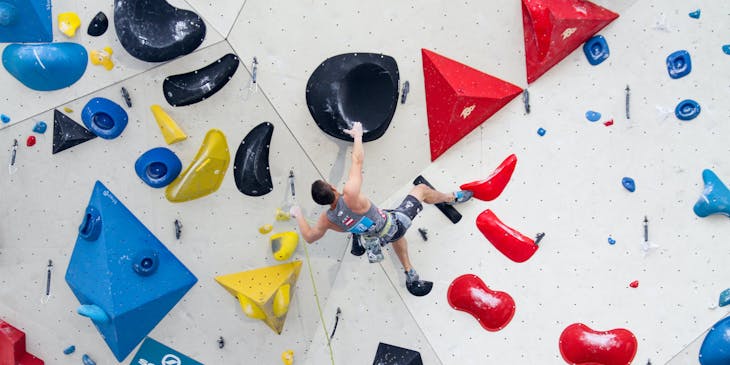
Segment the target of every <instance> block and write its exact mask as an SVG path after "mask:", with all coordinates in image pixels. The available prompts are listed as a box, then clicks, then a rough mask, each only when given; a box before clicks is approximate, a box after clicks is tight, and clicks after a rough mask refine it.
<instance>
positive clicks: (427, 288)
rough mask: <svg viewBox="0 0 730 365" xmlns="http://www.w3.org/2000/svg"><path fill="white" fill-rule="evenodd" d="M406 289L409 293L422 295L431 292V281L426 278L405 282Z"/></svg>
mask: <svg viewBox="0 0 730 365" xmlns="http://www.w3.org/2000/svg"><path fill="white" fill-rule="evenodd" d="M406 289H408V292H409V293H411V294H413V295H415V296H417V297H422V296H426V295H428V293H430V292H431V289H433V283H432V282H430V281H426V280H417V281H413V282H410V283H406Z"/></svg>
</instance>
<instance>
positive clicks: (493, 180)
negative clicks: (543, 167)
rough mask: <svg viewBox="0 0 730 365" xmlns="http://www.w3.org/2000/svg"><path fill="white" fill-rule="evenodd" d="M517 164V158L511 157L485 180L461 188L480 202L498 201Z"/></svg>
mask: <svg viewBox="0 0 730 365" xmlns="http://www.w3.org/2000/svg"><path fill="white" fill-rule="evenodd" d="M516 164H517V156H515V155H514V154H512V155H509V156H508V157H507V158H506V159H505V160H504V161H502V163H501V164H500V165H499V166H498V167H497V169H496V170H494V172H492V174H491V175H489V177H487V178H486V179H484V180H479V181H473V182H470V183H467V184H463V185H461V186H460V189H461V190H469V191H471V192H473V193H474V197H475V198H477V199H479V200H484V201H491V200H494V199H497V197H498V196H499V194H501V193H502V190H504V188H505V186H507V183H508V182H509V179H510V178H511V177H512V172H514V171H515V165H516Z"/></svg>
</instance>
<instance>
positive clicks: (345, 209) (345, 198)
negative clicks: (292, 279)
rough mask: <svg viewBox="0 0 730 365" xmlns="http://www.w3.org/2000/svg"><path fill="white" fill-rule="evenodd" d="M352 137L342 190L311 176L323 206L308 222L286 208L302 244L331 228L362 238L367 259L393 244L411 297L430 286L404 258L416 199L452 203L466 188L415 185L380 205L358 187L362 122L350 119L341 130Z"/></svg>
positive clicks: (378, 256)
mask: <svg viewBox="0 0 730 365" xmlns="http://www.w3.org/2000/svg"><path fill="white" fill-rule="evenodd" d="M344 132H345V133H347V134H349V135H350V136H351V137H352V138H353V139H354V141H355V142H354V144H353V148H352V166H351V167H350V173H349V177H348V179H347V182H346V183H345V187H344V188H343V190H342V191H341V192H340V191H337V188H335V187H334V186H333V185H331V184H329V183H327V182H325V181H322V180H317V181H315V182H314V183H312V199H314V201H315V202H316V203H317V204H319V205H325V206H329V209H328V210H327V211H326V212H323V213H322V214H321V215H320V217H319V218H318V219H317V222H316V223H314V225H313V226H310V225H309V223H307V220H306V219H305V218H304V216H303V215H302V213H301V208H299V206H297V205H295V206H293V207H292V208H291V211H290V213H291V216H292V217H295V218H296V220H297V223H298V225H299V230H300V231H301V234H302V236H303V237H304V240H305V241H307V242H308V243H312V242H314V241H317V240H318V239H320V238H321V237H322V236H324V234H325V232H326V231H327V230H328V229H331V230H333V231H337V232H350V233H352V234H353V235H356V236H357V237H358V238H359V239H360V242H364V246H365V249H366V252H367V254H368V259H369V260H370V262H379V261H381V260H382V259H383V256H382V252H381V247H382V246H384V245H386V244H387V243H393V249H394V250H395V253H396V255H397V256H398V259H399V260H400V262H401V264H402V265H403V269H404V271H405V275H406V287H407V288H408V291H409V292H411V293H412V294H413V295H416V296H423V295H426V294H428V293H429V292H430V291H431V287H432V286H433V283H431V282H428V281H423V280H420V279H419V277H418V274H417V273H416V270H414V269H413V266H412V265H411V261H410V259H409V257H408V243H407V241H406V238H405V237H404V235H405V233H406V230H407V229H408V227H410V226H411V221H412V220H413V219H414V218H415V217H416V215H417V214H418V213H419V212H420V211H421V210H422V209H423V206H422V205H421V202H425V203H427V204H436V203H446V204H458V203H463V202H465V201H467V200H469V199H470V198H471V197H472V192H470V191H464V190H462V191H456V192H454V193H453V194H446V193H442V192H439V191H436V190H433V189H431V188H430V187H428V186H426V185H423V184H419V185H416V186H415V187H414V188H413V189H412V190H411V191H410V193H408V195H407V196H406V198H405V199H404V200H403V202H402V203H401V204H400V205H399V206H398V207H397V208H395V209H392V210H381V209H379V208H378V207H376V206H375V205H374V204H373V203H372V202H371V201H370V200H368V198H366V197H365V196H364V195H363V194H362V192H361V186H362V180H363V177H362V167H363V161H364V159H365V151H364V149H363V143H362V134H363V130H362V124H360V123H359V122H356V123H354V125H353V126H352V129H348V130H344Z"/></svg>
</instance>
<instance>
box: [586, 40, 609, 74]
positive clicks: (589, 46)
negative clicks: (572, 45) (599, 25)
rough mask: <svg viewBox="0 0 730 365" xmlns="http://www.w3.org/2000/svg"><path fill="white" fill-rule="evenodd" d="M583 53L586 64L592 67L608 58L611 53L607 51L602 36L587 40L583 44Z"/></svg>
mask: <svg viewBox="0 0 730 365" xmlns="http://www.w3.org/2000/svg"><path fill="white" fill-rule="evenodd" d="M583 53H585V54H586V58H588V63H590V64H591V65H593V66H596V65H598V64H600V63H601V62H603V61H605V60H606V59H607V58H608V56H609V55H611V51H610V50H609V49H608V43H606V38H603V36H602V35H595V36H593V37H592V38H591V39H589V40H587V41H586V42H585V43H584V44H583Z"/></svg>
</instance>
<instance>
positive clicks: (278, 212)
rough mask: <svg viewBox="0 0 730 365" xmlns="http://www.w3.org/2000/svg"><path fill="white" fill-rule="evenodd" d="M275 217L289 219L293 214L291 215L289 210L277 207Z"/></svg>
mask: <svg viewBox="0 0 730 365" xmlns="http://www.w3.org/2000/svg"><path fill="white" fill-rule="evenodd" d="M275 214H276V215H275V217H276V220H277V221H288V220H289V219H290V218H291V215H289V212H285V211H283V210H281V208H276V213H275Z"/></svg>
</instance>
